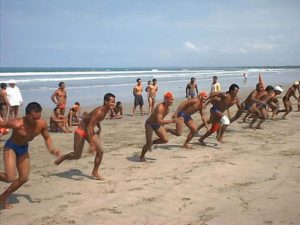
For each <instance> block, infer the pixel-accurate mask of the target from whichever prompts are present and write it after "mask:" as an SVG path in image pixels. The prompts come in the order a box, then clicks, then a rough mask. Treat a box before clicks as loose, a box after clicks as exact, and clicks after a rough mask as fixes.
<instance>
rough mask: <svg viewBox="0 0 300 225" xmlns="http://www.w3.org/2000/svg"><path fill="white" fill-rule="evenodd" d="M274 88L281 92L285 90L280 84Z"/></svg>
mask: <svg viewBox="0 0 300 225" xmlns="http://www.w3.org/2000/svg"><path fill="white" fill-rule="evenodd" d="M274 90H275V91H280V92H283V91H284V90H283V88H282V87H280V86H279V85H277V86H275V87H274Z"/></svg>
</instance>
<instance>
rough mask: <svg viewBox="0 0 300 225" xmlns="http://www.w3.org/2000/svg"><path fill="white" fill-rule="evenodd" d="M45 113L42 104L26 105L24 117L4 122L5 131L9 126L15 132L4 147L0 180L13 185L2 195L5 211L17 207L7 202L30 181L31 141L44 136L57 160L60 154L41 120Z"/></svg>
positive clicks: (46, 143)
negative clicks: (3, 170)
mask: <svg viewBox="0 0 300 225" xmlns="http://www.w3.org/2000/svg"><path fill="white" fill-rule="evenodd" d="M41 113H42V107H41V106H40V104H39V103H37V102H31V103H29V104H28V105H27V106H26V115H25V116H24V117H22V118H17V119H12V120H7V121H1V122H0V127H1V128H3V127H5V128H11V129H12V130H13V132H12V135H11V136H10V138H9V139H8V140H7V141H6V143H5V145H4V151H3V156H4V157H3V158H4V167H5V172H0V180H1V181H4V182H7V183H11V185H10V186H9V187H8V188H7V189H6V190H5V191H4V192H3V193H2V194H1V195H0V202H1V205H2V207H3V208H4V209H10V208H12V207H13V206H12V205H10V204H9V203H8V202H7V198H8V197H9V196H10V195H11V194H12V193H13V192H15V191H16V190H18V189H19V188H20V187H21V186H22V185H23V184H25V183H26V182H27V181H28V178H29V172H30V160H29V154H28V148H29V146H28V142H30V141H32V140H33V139H34V138H35V137H36V136H38V135H39V134H41V135H42V136H43V138H44V140H45V145H46V147H47V149H48V151H49V152H50V153H51V154H53V155H55V156H57V157H58V156H59V155H60V152H59V150H57V149H55V148H54V147H53V145H52V139H51V137H50V135H49V133H48V126H47V122H46V121H45V120H44V119H42V118H41ZM16 170H17V171H18V174H19V177H18V178H16Z"/></svg>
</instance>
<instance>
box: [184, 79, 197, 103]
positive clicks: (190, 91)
mask: <svg viewBox="0 0 300 225" xmlns="http://www.w3.org/2000/svg"><path fill="white" fill-rule="evenodd" d="M185 93H186V98H188V99H191V98H197V96H198V86H197V84H196V78H195V77H192V78H191V81H190V82H189V83H188V84H187V85H186V88H185Z"/></svg>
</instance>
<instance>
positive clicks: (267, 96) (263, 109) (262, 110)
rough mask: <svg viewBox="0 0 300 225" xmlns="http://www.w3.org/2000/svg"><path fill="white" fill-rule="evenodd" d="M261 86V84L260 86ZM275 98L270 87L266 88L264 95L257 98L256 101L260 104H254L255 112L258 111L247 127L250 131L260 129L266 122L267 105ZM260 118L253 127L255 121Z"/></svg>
mask: <svg viewBox="0 0 300 225" xmlns="http://www.w3.org/2000/svg"><path fill="white" fill-rule="evenodd" d="M260 85H261V84H260ZM274 96H275V91H274V88H273V87H272V86H270V85H269V86H267V87H266V90H265V93H264V94H263V95H262V96H260V97H259V98H258V101H260V103H256V105H255V107H256V109H257V110H259V114H256V115H254V117H253V119H252V121H251V123H250V125H249V127H250V128H252V129H262V126H261V125H262V124H263V123H264V122H265V121H266V119H267V117H268V111H267V103H268V102H269V101H270V100H271V99H272V98H273V97H274ZM258 118H260V121H259V122H258V124H257V125H256V127H254V126H253V125H254V123H255V122H256V121H257V119H258Z"/></svg>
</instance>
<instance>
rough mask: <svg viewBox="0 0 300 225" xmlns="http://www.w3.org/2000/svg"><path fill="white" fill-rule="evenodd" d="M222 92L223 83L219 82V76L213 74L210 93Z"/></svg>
mask: <svg viewBox="0 0 300 225" xmlns="http://www.w3.org/2000/svg"><path fill="white" fill-rule="evenodd" d="M218 92H221V85H220V83H219V82H218V77H217V76H213V82H212V84H211V88H210V94H209V95H212V94H213V93H218Z"/></svg>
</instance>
